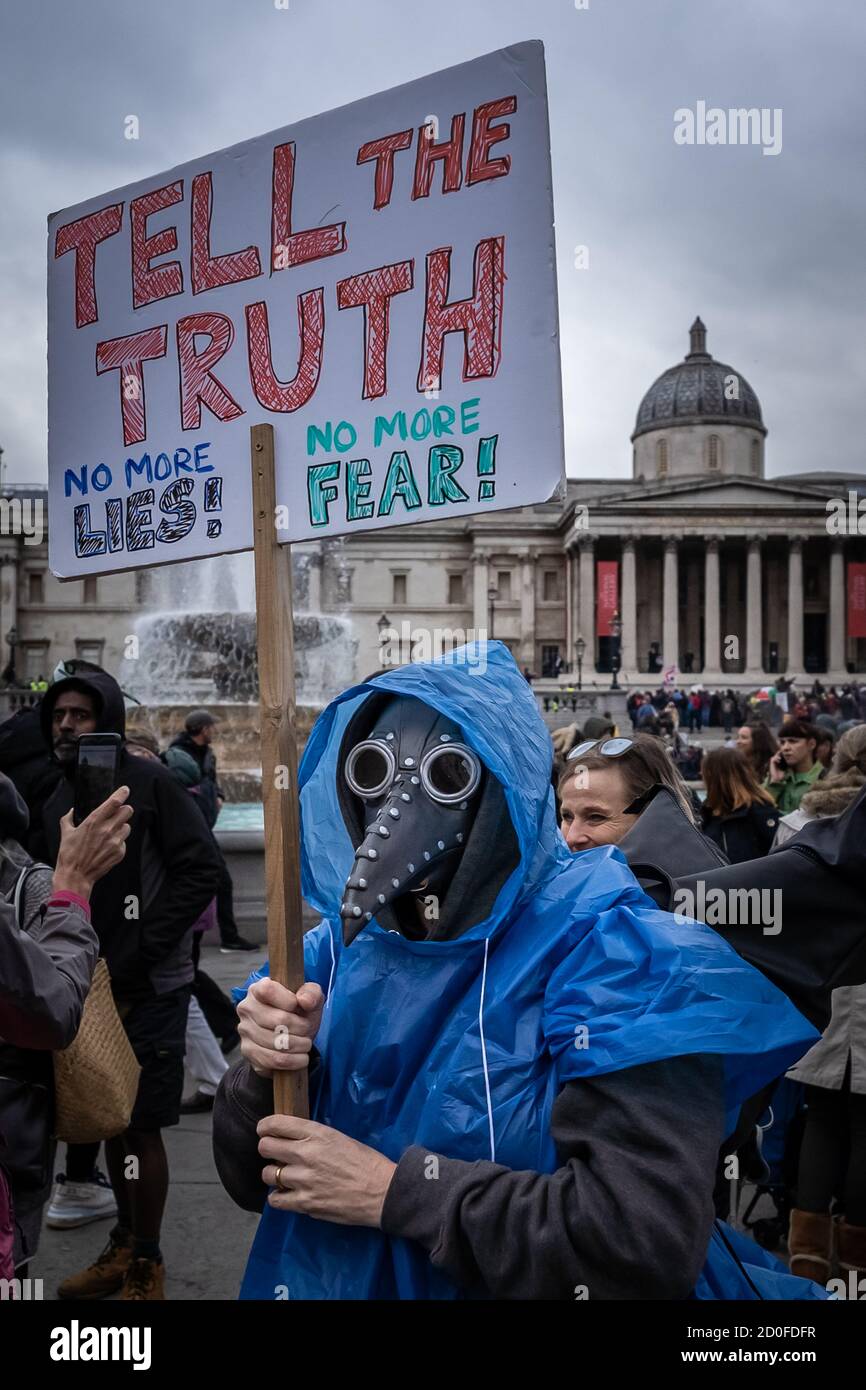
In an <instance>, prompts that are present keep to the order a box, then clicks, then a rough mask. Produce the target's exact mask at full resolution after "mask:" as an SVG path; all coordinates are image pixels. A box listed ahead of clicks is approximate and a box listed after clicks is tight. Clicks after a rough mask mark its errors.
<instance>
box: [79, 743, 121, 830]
mask: <svg viewBox="0 0 866 1390" xmlns="http://www.w3.org/2000/svg"><path fill="white" fill-rule="evenodd" d="M121 743H122V740H121V737H120V734H82V735H81V737H80V738H79V740H78V747H77V750H76V758H75V802H74V805H73V810H72V819H73V821H74V823H75V824H76V825H80V824H81V822H82V821H83V820H86V819H87V817H88V816H89V815H90V812H91V811H95V810H96V808H97V806H101V805H102V803H103V801H105V799H106V797H109V796H111V793H112V792H113V791H114V790H115V789H116V787H117V775H118V767H119V764H120V749H121Z"/></svg>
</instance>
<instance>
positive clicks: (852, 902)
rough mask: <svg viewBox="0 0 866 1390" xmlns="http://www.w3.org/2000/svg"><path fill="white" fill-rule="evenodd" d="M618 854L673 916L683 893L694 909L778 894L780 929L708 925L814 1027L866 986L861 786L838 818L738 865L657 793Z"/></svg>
mask: <svg viewBox="0 0 866 1390" xmlns="http://www.w3.org/2000/svg"><path fill="white" fill-rule="evenodd" d="M619 848H620V849H621V850H622V852H623V854H624V855H625V857H626V859H627V860H628V864H629V868H630V869H631V871H632V873H633V874H634V875H635V877H636V878H637V879H638V881H639V883H640V885H641V887H642V888H643V889H644V890H645V891H646V892H647V893H649V895H650V897H651V898H652V899H653V901H654V902H656V903H657V904H658V906H659V907H662V908H664V909H665V910H666V911H674V910H675V909H676V908H677V906H678V901H680V902H681V901H682V899H680V900H677V899H676V897H675V895H676V894H677V893H678V892H682V890H687V891H688V892H689V893H690V894H691V897H692V899H693V900H694V902H695V905H696V907H698V908H699V907H700V904H701V903H702V902H704V903H706V902H707V901H708V900H709V895H710V893H711V892H712V891H713V890H719V889H721V890H722V891H723V892H724V893H725V895H726V896H727V895H733V894H734V893H736V892H739V893H741V894H742V893H743V892H744V891H745V892H751V893H753V894H754V893H756V892H757V893H761V892H763V893H767V892H769V893H774V892H778V893H779V894H780V895H781V906H782V929H781V931H778V932H775V931H765V930H764V928H763V925H762V924H761V923H760V922H748V921H746V922H742V921H730V922H727V923H725V922H721V923H719V922H716V921H713V922H711V923H710V924H709V925H711V926H712V928H713V930H714V931H717V932H718V933H719V935H720V936H723V937H724V938H725V940H726V941H728V942H729V943H730V945H731V946H733V948H734V950H735V951H737V952H738V953H739V954H740V955H741V956H742V957H743V959H744V960H747V961H748V962H749V964H750V965H754V966H755V968H756V969H757V970H760V971H762V972H763V974H764V975H766V976H767V978H768V979H769V980H772V982H773V984H774V985H776V986H777V987H778V988H779V989H780V990H781V991H782V993H783V994H787V996H788V998H789V999H790V1000H791V1002H792V1003H793V1004H795V1005H796V1007H797V1008H798V1009H799V1010H800V1012H801V1013H802V1014H803V1015H804V1016H805V1017H806V1018H808V1019H809V1021H810V1023H813V1024H814V1025H815V1027H816V1028H820V1029H821V1030H823V1029H824V1028H826V1026H827V1024H828V1023H829V1021H830V1007H831V1006H830V996H831V993H832V991H833V990H834V989H836V988H837V987H838V986H839V985H858V984H863V983H866V906H864V898H863V884H864V881H866V788H864V789H863V791H862V792H861V793H860V795H859V796H858V797H857V799H856V801H853V802H852V803H851V805H850V806H849V808H848V810H847V811H846V812H845V813H844V815H841V816H834V817H832V818H829V819H826V820H817V821H812V822H810V823H809V824H808V825H806V826H804V828H803V829H802V830H801V831H800V833H799V834H798V835H796V836H795V837H794V838H792V839H790V840H787V841H786V842H785V844H784V845H782V846H781V847H780V848H779V849H776V850H774V851H773V852H772V853H771V854H768V855H766V854H765V855H761V856H760V857H759V858H757V859H750V860H747V861H746V862H744V863H739V864H728V863H727V861H726V859H725V856H724V855H723V854H722V853H721V851H720V850H719V848H718V847H717V846H716V845H715V844H714V843H713V842H712V841H711V840H710V839H708V838H707V836H706V835H702V834H701V832H700V831H699V830H697V829H696V828H695V827H694V826H693V825H692V824H691V823H690V822H689V821H687V819H686V817H685V815H684V814H683V811H682V810H681V808H680V806H679V803H678V802H677V800H676V798H675V797H674V796H673V795H672V794H671V793H670V792H669V791H667V790H666V789H664V788H660V789H659V792H658V794H657V795H656V796H655V797H654V799H653V800H652V801H651V802H650V804H649V805H648V806H647V807H646V809H645V810H644V811H643V813H642V814H641V816H640V817H639V819H638V820H637V821H636V822H635V824H634V826H633V827H632V829H631V830H630V831H629V832H628V834H627V835H626V836H625V837H624V838H623V839H622V840H621V841H620V845H619ZM731 900H732V899H731ZM689 915H691V914H689Z"/></svg>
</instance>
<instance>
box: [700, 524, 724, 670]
mask: <svg viewBox="0 0 866 1390" xmlns="http://www.w3.org/2000/svg"><path fill="white" fill-rule="evenodd" d="M720 642H721V594H720V592H719V541H718V537H717V536H708V537H707V548H706V552H705V555H704V671H705V672H708V671H713V672H716V671H721V647H720Z"/></svg>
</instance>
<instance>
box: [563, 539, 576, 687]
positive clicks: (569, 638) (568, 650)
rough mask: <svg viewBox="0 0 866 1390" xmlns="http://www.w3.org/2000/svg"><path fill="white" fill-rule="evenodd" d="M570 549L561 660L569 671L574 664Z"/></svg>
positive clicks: (566, 558) (567, 559) (566, 573)
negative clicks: (563, 645)
mask: <svg viewBox="0 0 866 1390" xmlns="http://www.w3.org/2000/svg"><path fill="white" fill-rule="evenodd" d="M571 569H572V559H571V549H570V548H569V549H568V550H566V552H565V653H564V656H563V660H564V661H565V664H566V665H567V666H568V669H569V670H571V668H572V665H573V663H574V632H573V628H574V604H573V602H572V583H573V581H572V577H571Z"/></svg>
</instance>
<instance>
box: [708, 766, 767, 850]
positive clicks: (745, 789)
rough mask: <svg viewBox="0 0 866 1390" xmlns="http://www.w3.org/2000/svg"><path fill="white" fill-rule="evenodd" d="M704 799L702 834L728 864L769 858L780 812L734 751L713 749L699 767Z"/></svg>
mask: <svg viewBox="0 0 866 1390" xmlns="http://www.w3.org/2000/svg"><path fill="white" fill-rule="evenodd" d="M701 775H702V777H703V779H704V786H705V787H706V789H707V796H706V800H705V801H704V804H703V806H702V808H701V815H702V817H703V831H704V834H705V835H708V836H709V838H710V839H711V840H714V841H715V843H716V844H717V845H719V846H720V848H721V849H722V851H723V852H724V854H725V855H726V857H727V859H728V860H729V862H730V863H731V864H742V863H744V862H745V861H746V860H747V859H759V858H760V856H761V855H762V854H768V853H769V851H770V846H771V845H772V843H773V836H774V835H775V833H776V827H777V826H778V824H779V812H778V810H777V808H776V805H775V803H774V802H773V800H772V798H771V797H770V796H769V794H768V793H767V792H765V791H764V790H763V788H762V787H761V785H760V783H759V782H758V779H757V777H756V776H755V773H754V771H753V768H752V765H751V763H749V762H748V761H747V760H746V759H745V758H744V757H743V755H742V753H740V752H738V751H737V749H736V748H716V749H714V750H713V751H712V752H711V753H708V754H707V755H706V757H705V758H704V760H703V764H702V766H701Z"/></svg>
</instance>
